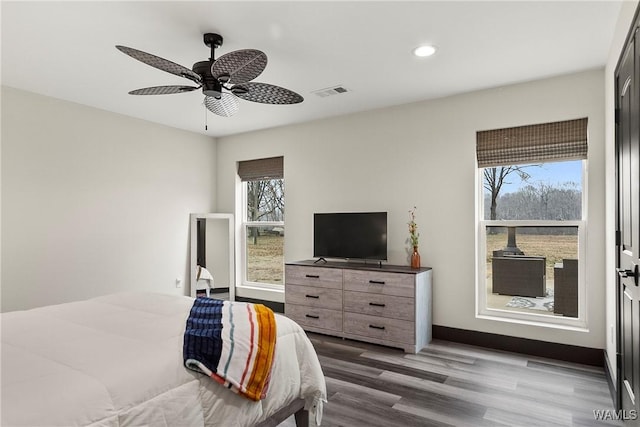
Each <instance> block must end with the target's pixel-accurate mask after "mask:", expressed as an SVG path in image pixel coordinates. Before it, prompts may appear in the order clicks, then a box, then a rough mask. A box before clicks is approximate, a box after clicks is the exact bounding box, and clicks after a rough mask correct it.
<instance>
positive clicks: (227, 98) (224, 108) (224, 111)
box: [204, 92, 240, 117]
mask: <svg viewBox="0 0 640 427" xmlns="http://www.w3.org/2000/svg"><path fill="white" fill-rule="evenodd" d="M239 104H240V103H239V102H238V98H236V97H235V96H233V95H232V94H230V93H227V92H223V93H222V96H221V97H220V99H216V98H214V97H213V96H205V97H204V105H205V106H206V107H207V109H208V110H209V111H211V112H212V113H214V114H217V115H219V116H222V117H231V116H233V115H234V114H235V113H237V112H238V106H239Z"/></svg>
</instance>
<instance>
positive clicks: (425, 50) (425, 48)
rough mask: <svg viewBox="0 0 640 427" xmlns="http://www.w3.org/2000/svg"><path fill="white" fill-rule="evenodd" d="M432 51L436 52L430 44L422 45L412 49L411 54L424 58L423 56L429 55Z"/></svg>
mask: <svg viewBox="0 0 640 427" xmlns="http://www.w3.org/2000/svg"><path fill="white" fill-rule="evenodd" d="M434 53H436V48H435V47H434V46H430V45H422V46H418V47H417V48H415V49H413V54H414V55H415V56H419V57H421V58H424V57H425V56H431V55H433V54H434Z"/></svg>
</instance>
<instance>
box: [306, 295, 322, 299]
mask: <svg viewBox="0 0 640 427" xmlns="http://www.w3.org/2000/svg"><path fill="white" fill-rule="evenodd" d="M305 297H307V298H315V299H318V298H320V296H319V295H305Z"/></svg>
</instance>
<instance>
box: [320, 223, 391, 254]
mask: <svg viewBox="0 0 640 427" xmlns="http://www.w3.org/2000/svg"><path fill="white" fill-rule="evenodd" d="M313 256H314V257H316V258H339V259H347V258H348V259H361V260H369V259H370V260H386V259H387V213H386V212H347V213H316V214H314V215H313Z"/></svg>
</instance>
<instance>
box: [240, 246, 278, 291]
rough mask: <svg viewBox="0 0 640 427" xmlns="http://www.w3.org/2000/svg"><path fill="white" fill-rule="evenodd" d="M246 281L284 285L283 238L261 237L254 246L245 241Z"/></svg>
mask: <svg viewBox="0 0 640 427" xmlns="http://www.w3.org/2000/svg"><path fill="white" fill-rule="evenodd" d="M247 252H248V257H247V259H248V262H247V279H248V280H249V281H251V282H262V283H274V284H282V283H284V280H283V279H284V236H278V235H261V236H258V239H257V242H256V244H254V240H253V237H249V238H248V239H247Z"/></svg>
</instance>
